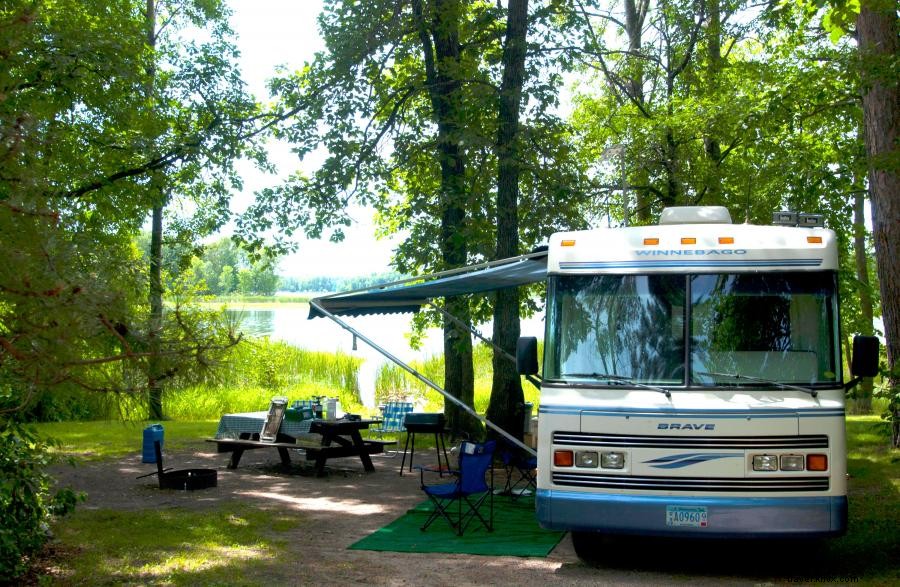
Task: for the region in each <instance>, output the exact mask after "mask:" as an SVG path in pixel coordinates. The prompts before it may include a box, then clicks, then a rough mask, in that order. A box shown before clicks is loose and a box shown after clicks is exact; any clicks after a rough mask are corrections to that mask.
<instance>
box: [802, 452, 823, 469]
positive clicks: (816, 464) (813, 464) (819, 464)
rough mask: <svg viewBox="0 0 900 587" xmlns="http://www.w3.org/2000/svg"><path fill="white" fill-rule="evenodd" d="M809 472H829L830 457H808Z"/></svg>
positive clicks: (807, 466)
mask: <svg viewBox="0 0 900 587" xmlns="http://www.w3.org/2000/svg"><path fill="white" fill-rule="evenodd" d="M806 470H807V471H827V470H828V456H827V455H806Z"/></svg>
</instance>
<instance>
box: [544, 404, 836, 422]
mask: <svg viewBox="0 0 900 587" xmlns="http://www.w3.org/2000/svg"><path fill="white" fill-rule="evenodd" d="M538 412H539V413H542V414H555V415H570V416H591V417H621V416H649V417H662V416H664V417H677V418H721V419H729V418H747V417H750V416H752V417H754V418H796V417H799V418H823V417H838V416H841V417H842V416H844V410H843V409H841V408H829V409H816V408H797V409H780V410H773V409H758V410H755V409H752V408H750V409H741V410H701V409H677V408H659V409H657V410H647V409H646V408H595V407H591V406H552V405H540V406H539V407H538Z"/></svg>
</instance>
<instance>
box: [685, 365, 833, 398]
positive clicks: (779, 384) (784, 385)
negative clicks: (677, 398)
mask: <svg viewBox="0 0 900 587" xmlns="http://www.w3.org/2000/svg"><path fill="white" fill-rule="evenodd" d="M697 375H710V376H712V377H730V378H732V379H746V380H747V381H755V382H756V383H765V384H767V385H775V386H776V387H780V388H782V389H794V390H796V391H802V392H803V393H808V394H809V395H811V396H813V397H819V392H818V391H816V390H815V389H809V388H807V387H800V386H799V385H791V384H790V383H782V382H780V381H772V380H771V379H762V378H760V377H751V376H750V375H741V374H740V373H717V372H715V371H697ZM715 383H719V382H718V381H716V382H715Z"/></svg>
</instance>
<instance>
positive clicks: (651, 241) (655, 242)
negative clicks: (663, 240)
mask: <svg viewBox="0 0 900 587" xmlns="http://www.w3.org/2000/svg"><path fill="white" fill-rule="evenodd" d="M644 244H645V245H658V244H659V239H658V238H645V239H644Z"/></svg>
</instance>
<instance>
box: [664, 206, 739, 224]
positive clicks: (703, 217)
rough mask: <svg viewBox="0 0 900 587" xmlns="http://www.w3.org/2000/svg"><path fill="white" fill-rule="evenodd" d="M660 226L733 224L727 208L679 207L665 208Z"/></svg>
mask: <svg viewBox="0 0 900 587" xmlns="http://www.w3.org/2000/svg"><path fill="white" fill-rule="evenodd" d="M659 223H660V224H731V214H729V213H728V208H726V207H725V206H677V207H674V208H664V209H663V211H662V214H661V215H660V217H659Z"/></svg>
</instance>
